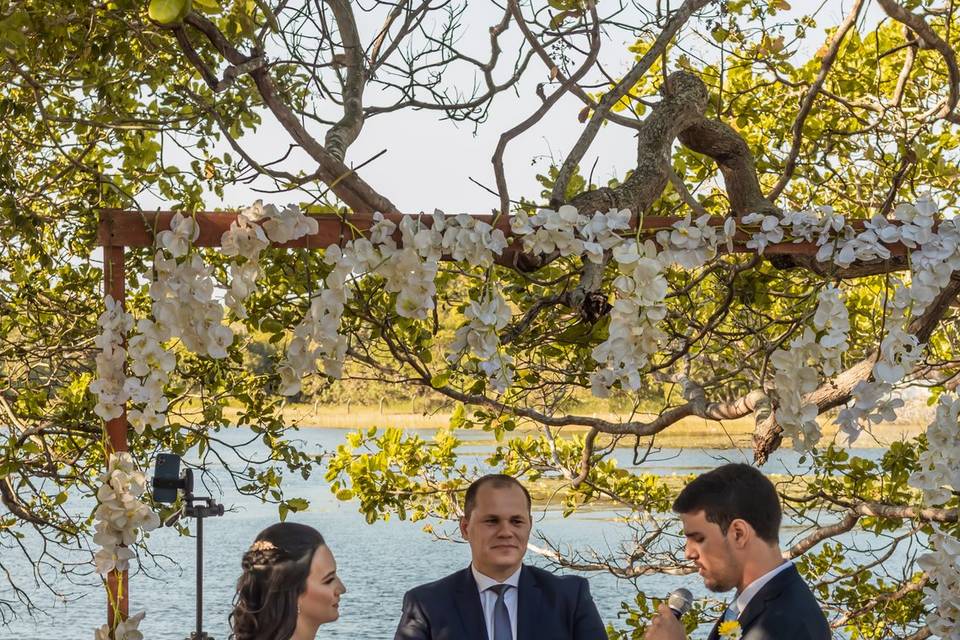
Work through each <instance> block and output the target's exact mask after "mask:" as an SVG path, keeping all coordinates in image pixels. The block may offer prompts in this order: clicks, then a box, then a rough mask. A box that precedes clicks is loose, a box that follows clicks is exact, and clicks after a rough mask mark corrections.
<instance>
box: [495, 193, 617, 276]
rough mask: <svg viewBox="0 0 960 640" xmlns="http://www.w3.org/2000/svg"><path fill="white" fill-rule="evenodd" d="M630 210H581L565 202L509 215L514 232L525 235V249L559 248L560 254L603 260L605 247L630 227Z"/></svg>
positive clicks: (550, 250) (614, 243)
mask: <svg viewBox="0 0 960 640" xmlns="http://www.w3.org/2000/svg"><path fill="white" fill-rule="evenodd" d="M631 215H632V214H631V212H630V210H629V209H621V210H619V211H617V210H614V211H608V212H607V213H600V212H597V213H595V214H593V215H592V216H587V215H583V214H581V213H580V212H579V211H577V208H576V207H574V206H571V205H564V206H562V207H560V208H559V209H557V210H556V211H554V210H552V209H540V210H538V211H537V212H536V213H534V214H533V215H528V214H527V213H526V212H523V211H520V212H518V213H517V214H516V215H515V216H514V217H513V218H511V219H510V228H511V230H512V231H513V233H514V234H515V235H517V236H520V237H522V238H523V250H524V251H525V252H527V253H532V254H535V255H540V254H546V253H553V252H554V251H557V252H559V253H560V255H561V256H580V255H582V256H584V257H586V258H587V259H588V260H589V261H591V262H593V263H595V264H602V263H603V254H604V251H608V250H610V249H612V248H614V247H615V246H617V245H618V244H620V243H621V242H623V238H621V237H620V233H623V232H625V231H627V230H628V229H629V228H630V217H631Z"/></svg>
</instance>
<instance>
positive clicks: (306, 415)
mask: <svg viewBox="0 0 960 640" xmlns="http://www.w3.org/2000/svg"><path fill="white" fill-rule="evenodd" d="M225 413H226V417H228V418H230V417H233V416H232V415H231V414H233V413H234V411H233V410H231V409H230V408H228V409H227V411H226V412H225ZM281 413H282V415H283V418H284V421H285V422H286V423H287V424H289V425H292V426H296V427H297V428H300V429H350V430H369V429H370V428H373V427H375V428H378V429H386V428H397V429H402V430H404V431H435V430H438V429H446V428H448V427H449V425H450V418H451V416H452V412H450V411H433V412H417V411H411V410H409V408H407V407H403V408H392V407H382V408H381V407H379V406H352V405H310V404H287V405H286V406H284V407H283V409H282V412H281ZM572 413H576V411H573V412H572ZM581 415H587V416H590V417H595V418H602V419H604V420H608V421H611V422H626V421H628V420H630V419H631V416H630V415H629V414H618V413H610V412H593V411H590V412H587V411H583V412H582V414H581ZM652 417H654V416H652V415H643V414H641V415H636V414H635V415H634V416H633V419H634V420H644V419H646V420H649V419H651V418H652ZM820 425H821V429H822V430H823V440H822V442H832V441H836V442H838V443H839V444H844V441H843V436H842V434H839V433H838V429H837V425H836V424H834V422H833V419H832V418H831V417H826V416H821V419H820ZM925 429H926V424H925V423H924V422H921V420H920V416H915V417H914V418H913V419H912V420H904V421H902V422H895V423H885V424H880V425H876V426H874V427H873V429H872V430H871V432H870V433H864V434H863V435H862V436H861V437H860V438H859V439H858V440H857V441H856V442H854V443H853V444H852V445H845V446H851V447H852V448H876V447H885V446H889V445H890V444H891V443H892V442H897V441H901V440H907V439H910V438H913V437H916V436H917V435H918V434H920V433H923V431H924V430H925ZM458 431H464V432H468V431H469V432H473V430H466V429H464V430H458ZM536 431H538V429H537V427H535V426H534V425H533V424H530V423H526V424H521V425H520V426H519V427H518V428H517V429H516V430H515V431H514V432H513V433H516V434H518V435H528V434H531V433H533V432H536ZM586 432H587V428H586V427H566V428H564V430H563V434H564V435H566V436H567V437H569V436H572V435H579V434H584V433H586ZM489 434H490V440H491V441H493V440H494V435H493V432H492V431H491V432H489ZM635 440H636V439H635V438H633V437H624V438H622V440H621V443H620V446H624V447H633V446H634V444H635ZM649 440H650V439H649V438H641V442H644V443H647V442H649ZM656 445H657V446H658V447H664V448H696V449H734V448H740V449H744V448H746V449H751V448H752V447H753V420H751V419H749V418H740V419H737V420H725V421H722V422H720V421H714V420H706V419H703V418H696V417H688V418H684V419H683V420H680V421H679V422H677V423H676V424H674V425H672V426H670V427H669V428H667V429H666V430H664V431H663V432H661V433H659V434H658V435H657V436H656ZM783 446H784V447H789V446H790V442H789V439H787V440H786V441H785V442H784V445H783Z"/></svg>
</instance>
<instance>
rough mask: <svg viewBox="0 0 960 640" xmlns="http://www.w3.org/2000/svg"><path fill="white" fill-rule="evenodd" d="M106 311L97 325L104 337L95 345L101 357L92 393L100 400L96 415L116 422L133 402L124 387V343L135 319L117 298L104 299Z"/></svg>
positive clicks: (98, 356) (98, 359)
mask: <svg viewBox="0 0 960 640" xmlns="http://www.w3.org/2000/svg"><path fill="white" fill-rule="evenodd" d="M104 306H105V307H106V309H105V310H104V312H103V313H101V314H100V318H99V319H98V320H97V324H98V325H99V327H100V335H98V336H97V338H96V340H95V344H96V345H97V347H98V348H99V349H100V353H98V354H97V379H96V380H94V381H93V382H91V383H90V392H91V393H93V394H95V395H96V396H97V405H96V407H94V412H96V414H97V415H98V416H100V418H102V419H103V420H113V419H114V418H119V417H120V416H121V415H123V406H124V404H126V402H127V399H128V398H129V393H128V392H127V390H126V389H125V387H124V383H125V382H126V379H127V376H126V373H125V372H124V369H123V368H124V364H125V363H126V360H127V351H126V349H124V348H123V341H124V338H125V337H126V335H127V332H129V331H130V329H131V327H133V317H132V316H131V315H130V314H129V313H127V312H125V311H124V310H123V305H122V304H120V302H119V301H117V300H114V299H113V296H109V295H108V296H107V297H106V298H105V299H104Z"/></svg>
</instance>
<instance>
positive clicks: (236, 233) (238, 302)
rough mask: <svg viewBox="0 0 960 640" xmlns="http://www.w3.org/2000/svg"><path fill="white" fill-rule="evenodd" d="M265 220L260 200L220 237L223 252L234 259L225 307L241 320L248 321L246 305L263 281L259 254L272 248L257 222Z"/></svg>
mask: <svg viewBox="0 0 960 640" xmlns="http://www.w3.org/2000/svg"><path fill="white" fill-rule="evenodd" d="M262 217H263V202H262V201H260V200H257V201H256V202H255V203H254V205H253V206H252V207H249V208H247V209H244V210H243V211H241V212H240V213H239V214H238V215H237V219H236V220H235V221H234V222H233V224H231V225H230V228H229V229H227V230H226V231H224V232H223V235H222V236H220V251H222V252H223V254H224V255H226V256H230V257H232V258H235V260H234V261H233V262H232V263H231V264H230V289H229V290H228V291H227V293H226V295H225V296H224V304H226V306H227V308H228V309H230V310H231V311H233V313H234V315H235V316H236V317H237V318H240V319H241V320H245V319H246V318H247V310H246V308H245V307H244V306H243V301H244V300H246V299H247V298H248V297H250V296H251V295H253V294H254V293H256V292H257V280H258V279H259V278H260V253H261V252H262V251H263V250H264V249H266V248H267V247H269V246H270V240H268V239H267V234H266V232H265V231H264V230H263V227H262V226H261V225H259V224H257V222H258V221H259V220H260V219H261V218H262Z"/></svg>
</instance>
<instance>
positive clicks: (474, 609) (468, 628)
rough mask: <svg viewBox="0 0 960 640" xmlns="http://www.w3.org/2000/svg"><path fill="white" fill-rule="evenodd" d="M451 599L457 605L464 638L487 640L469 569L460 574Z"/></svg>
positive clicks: (474, 581) (484, 623)
mask: <svg viewBox="0 0 960 640" xmlns="http://www.w3.org/2000/svg"><path fill="white" fill-rule="evenodd" d="M453 599H454V602H455V603H456V605H457V613H459V614H460V620H461V621H462V622H463V630H464V632H465V633H466V636H465V638H468V639H469V640H487V623H486V622H485V621H484V619H483V607H482V606H481V605H480V594H479V592H478V591H477V581H476V580H474V579H473V572H471V571H470V567H467V568H466V569H464V570H463V571H461V572H460V578H459V580H457V588H456V591H455V593H454V594H453Z"/></svg>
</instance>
